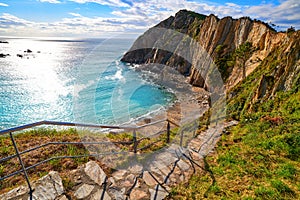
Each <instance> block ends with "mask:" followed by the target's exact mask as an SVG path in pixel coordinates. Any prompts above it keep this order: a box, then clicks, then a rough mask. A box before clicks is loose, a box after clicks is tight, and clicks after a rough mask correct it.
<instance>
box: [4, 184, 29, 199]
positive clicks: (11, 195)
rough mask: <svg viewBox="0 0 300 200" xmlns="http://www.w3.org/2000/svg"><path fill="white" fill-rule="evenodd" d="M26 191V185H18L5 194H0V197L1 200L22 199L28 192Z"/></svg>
mask: <svg viewBox="0 0 300 200" xmlns="http://www.w3.org/2000/svg"><path fill="white" fill-rule="evenodd" d="M28 192H29V190H28V187H25V186H20V187H17V188H15V189H13V190H11V191H9V192H8V193H6V194H2V195H0V199H1V200H2V199H3V200H11V199H22V197H25V196H26V195H27V194H28Z"/></svg>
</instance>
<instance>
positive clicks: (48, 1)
mask: <svg viewBox="0 0 300 200" xmlns="http://www.w3.org/2000/svg"><path fill="white" fill-rule="evenodd" d="M40 2H43V3H44V2H47V3H61V2H60V1H58V0H40Z"/></svg>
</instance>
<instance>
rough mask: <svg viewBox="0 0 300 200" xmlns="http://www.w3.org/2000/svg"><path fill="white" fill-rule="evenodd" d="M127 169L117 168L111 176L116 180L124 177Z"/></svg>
mask: <svg viewBox="0 0 300 200" xmlns="http://www.w3.org/2000/svg"><path fill="white" fill-rule="evenodd" d="M126 173H127V171H126V170H118V171H116V172H114V173H113V174H112V177H113V178H114V179H115V180H116V181H119V180H122V179H124V178H125V175H126Z"/></svg>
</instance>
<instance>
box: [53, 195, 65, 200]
mask: <svg viewBox="0 0 300 200" xmlns="http://www.w3.org/2000/svg"><path fill="white" fill-rule="evenodd" d="M55 200H68V198H67V197H66V196H65V195H62V196H60V197H58V198H56V199H55Z"/></svg>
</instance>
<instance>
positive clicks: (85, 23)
mask: <svg viewBox="0 0 300 200" xmlns="http://www.w3.org/2000/svg"><path fill="white" fill-rule="evenodd" d="M40 1H41V2H48V3H52V4H59V3H66V2H73V3H77V4H78V5H80V4H87V3H96V4H100V5H106V6H110V7H111V8H112V10H113V11H112V12H111V17H86V16H84V14H82V13H74V12H69V13H67V14H68V15H69V17H66V18H62V19H61V20H58V21H56V22H51V23H50V22H33V21H28V20H26V19H22V18H19V17H17V16H14V15H12V14H9V13H3V14H2V15H1V16H0V34H1V35H17V36H30V35H31V36H85V37H109V36H112V35H117V34H120V33H124V32H126V33H128V34H129V35H130V34H133V35H138V34H140V33H142V32H144V31H145V30H146V29H147V28H149V27H151V26H153V25H155V24H157V23H158V22H160V21H161V20H163V19H165V18H167V17H169V16H170V15H174V14H175V13H176V12H177V11H178V10H180V9H188V10H193V11H195V12H198V13H201V14H206V15H209V14H211V13H213V14H215V15H217V16H218V17H225V16H233V17H234V18H239V17H242V16H250V17H251V18H256V19H260V20H264V21H266V22H270V23H274V24H276V25H277V26H278V27H279V28H278V29H279V30H285V29H286V28H289V27H290V26H294V27H296V28H297V29H299V28H300V3H298V1H299V0H282V1H280V3H279V4H278V5H275V4H260V5H256V6H245V5H244V6H241V5H237V4H234V3H230V2H228V3H225V4H224V5H220V4H216V3H209V2H205V3H204V2H196V1H188V0H126V1H125V0H65V1H64V2H62V1H58V0H40ZM1 4H2V5H1ZM0 6H5V5H4V4H3V3H0Z"/></svg>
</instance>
